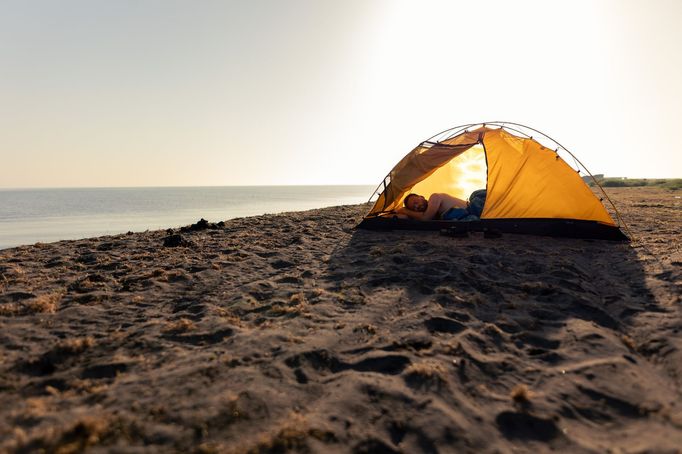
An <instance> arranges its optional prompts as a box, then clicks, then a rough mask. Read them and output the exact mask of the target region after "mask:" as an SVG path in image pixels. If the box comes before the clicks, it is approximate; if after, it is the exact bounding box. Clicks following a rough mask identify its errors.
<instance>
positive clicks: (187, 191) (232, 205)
mask: <svg viewBox="0 0 682 454" xmlns="http://www.w3.org/2000/svg"><path fill="white" fill-rule="evenodd" d="M373 191H374V187H373V186H220V187H163V188H59V189H42V188H41V189H0V249H6V248H11V247H15V246H20V245H27V244H34V243H37V242H41V243H49V242H53V241H59V240H72V239H80V238H89V237H95V236H102V235H113V234H118V233H126V232H129V231H132V232H140V231H145V230H156V229H166V228H175V227H180V226H183V225H188V224H192V223H194V222H196V221H198V220H199V219H201V218H204V219H207V220H208V221H211V222H218V221H224V220H228V219H232V218H237V217H243V216H254V215H260V214H274V213H281V212H286V211H301V210H309V209H313V208H323V207H329V206H336V205H348V204H357V203H364V202H367V200H368V199H369V197H370V195H371V194H372V192H373Z"/></svg>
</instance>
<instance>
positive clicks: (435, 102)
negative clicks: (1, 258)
mask: <svg viewBox="0 0 682 454" xmlns="http://www.w3.org/2000/svg"><path fill="white" fill-rule="evenodd" d="M681 17H682V2H681V1H678V0H649V1H644V0H641V1H637V0H584V1H581V0H573V1H525V0H516V1H513V2H510V1H506V0H500V1H496V0H488V1H484V2H472V1H464V2H459V1H436V0H419V1H416V0H415V1H406V0H343V1H341V0H338V1H331V0H327V1H325V0H290V1H287V0H248V1H247V0H244V1H229V0H223V1H211V0H201V1H189V0H185V1H179V0H116V1H109V0H62V1H58V2H57V1H51V0H44V1H38V0H16V1H14V0H0V68H1V69H0V187H2V188H15V187H101V186H107V187H117V186H214V185H215V186H222V185H287V184H378V183H379V182H380V181H381V180H382V179H383V177H384V176H385V175H386V174H387V173H388V171H389V170H390V169H391V168H392V167H393V165H394V164H396V163H397V162H398V161H399V160H400V159H401V158H402V157H403V156H404V155H405V154H406V153H407V152H409V151H410V150H411V149H412V148H413V147H414V146H416V145H417V144H418V143H420V142H421V141H422V140H425V139H427V138H428V137H430V136H432V135H433V134H435V133H437V132H439V131H441V130H443V129H446V128H449V127H452V126H456V125H459V124H466V123H474V122H483V121H494V120H501V121H511V122H517V123H522V124H525V125H528V126H531V127H533V128H535V129H539V130H540V131H543V132H545V133H546V134H548V135H550V136H552V137H554V138H555V139H557V140H558V141H559V142H561V143H562V144H563V145H564V146H566V147H567V148H568V149H569V150H571V151H572V152H573V153H574V154H575V155H577V156H578V157H579V158H580V160H581V161H582V162H583V163H584V164H585V165H586V166H587V167H588V168H589V169H590V170H591V171H592V172H593V173H605V174H607V175H610V176H627V177H631V178H634V177H649V178H670V177H678V178H680V177H682V134H680V133H679V129H680V126H679V123H678V122H679V120H680V119H682V52H680V51H679V49H680V46H681V45H682V27H679V26H678V25H679V20H680V18H681Z"/></svg>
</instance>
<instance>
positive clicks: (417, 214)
mask: <svg viewBox="0 0 682 454" xmlns="http://www.w3.org/2000/svg"><path fill="white" fill-rule="evenodd" d="M441 202H442V200H441V198H440V196H439V195H438V194H433V195H432V196H431V197H429V206H428V207H427V208H426V211H413V210H410V209H409V208H406V207H401V208H398V210H396V211H397V212H398V215H399V216H400V215H406V216H409V217H410V219H414V220H416V221H430V220H432V219H433V218H434V217H436V213H438V209H439V208H440V205H441Z"/></svg>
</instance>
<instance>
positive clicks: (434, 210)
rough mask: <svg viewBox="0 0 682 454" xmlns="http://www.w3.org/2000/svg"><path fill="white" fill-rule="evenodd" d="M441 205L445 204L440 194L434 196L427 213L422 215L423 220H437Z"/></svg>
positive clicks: (430, 200) (430, 198)
mask: <svg viewBox="0 0 682 454" xmlns="http://www.w3.org/2000/svg"><path fill="white" fill-rule="evenodd" d="M441 203H443V199H442V198H441V196H440V194H432V195H431V197H429V206H428V207H426V211H424V212H423V213H421V215H422V216H421V220H422V221H430V220H432V219H433V218H435V217H436V214H438V210H439V209H440V205H441Z"/></svg>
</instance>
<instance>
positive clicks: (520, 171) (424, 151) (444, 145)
mask: <svg viewBox="0 0 682 454" xmlns="http://www.w3.org/2000/svg"><path fill="white" fill-rule="evenodd" d="M533 134H535V135H536V136H537V137H536V138H534V137H533ZM541 142H542V143H541ZM550 143H551V146H545V145H543V144H546V145H549V144H550ZM560 153H568V154H569V155H570V156H571V157H572V158H573V159H574V160H575V163H576V165H579V161H578V160H577V159H576V158H575V157H574V156H573V155H572V154H571V153H570V152H568V150H566V149H565V148H564V147H563V146H562V145H560V144H559V143H558V142H556V141H554V140H553V139H551V138H550V137H549V136H546V135H544V134H542V133H540V132H539V131H537V130H535V129H532V128H529V127H527V126H523V125H520V124H517V123H510V122H486V123H474V124H469V125H464V126H458V127H456V128H451V129H449V130H446V131H443V132H441V133H439V134H437V135H435V136H433V137H431V138H430V139H428V140H426V141H424V142H421V143H420V144H419V145H417V147H416V148H414V149H413V150H412V151H410V152H409V153H408V154H407V155H406V156H405V157H404V158H403V159H402V160H400V162H398V164H396V165H395V167H394V168H393V169H392V170H391V171H390V172H389V174H388V175H387V176H386V178H384V180H383V182H382V183H381V184H380V185H379V187H378V188H377V190H376V191H375V192H374V194H373V195H372V197H371V198H370V200H372V199H373V198H374V196H375V195H378V198H377V200H376V202H375V203H374V206H373V207H372V209H371V210H370V211H369V213H368V214H367V215H366V216H365V218H364V219H363V221H362V222H361V223H360V224H359V225H358V227H359V228H367V229H417V230H434V229H442V228H448V227H449V228H452V229H455V230H460V231H464V230H466V231H481V230H487V229H495V230H499V231H502V232H510V233H531V234H539V235H550V236H566V237H575V238H597V239H609V240H625V241H627V240H628V238H627V236H625V235H624V234H623V232H622V231H621V230H620V228H619V227H618V225H616V223H615V222H614V221H613V219H612V217H611V216H610V215H609V213H608V212H607V210H606V209H605V207H604V206H603V205H602V203H601V201H600V200H599V199H598V198H597V196H596V195H595V194H594V193H593V192H592V190H591V189H590V188H589V187H588V186H587V184H586V183H585V182H584V181H583V179H582V178H581V177H580V175H579V172H578V171H576V170H575V169H574V168H572V167H571V166H570V165H569V164H568V163H566V161H564V159H562V157H561V156H560ZM582 167H583V168H584V166H582ZM588 173H589V172H588ZM480 188H486V190H487V198H486V202H485V205H484V207H483V212H482V214H481V217H480V220H477V221H439V220H436V221H415V220H407V219H396V218H395V217H394V214H395V212H396V210H397V209H398V208H399V207H401V206H402V203H403V200H404V199H405V197H406V196H407V195H408V194H410V193H418V194H421V195H423V196H425V197H426V198H427V199H428V197H429V196H430V195H431V194H433V193H436V192H445V193H448V194H451V195H454V196H457V197H459V198H462V199H466V198H467V197H468V195H469V194H470V193H471V192H472V191H474V190H476V189H480ZM600 189H601V187H600ZM602 192H603V189H602ZM604 195H605V197H606V198H607V199H608V196H606V193H604ZM609 202H610V200H609ZM614 210H615V207H614ZM616 213H617V211H616Z"/></svg>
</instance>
